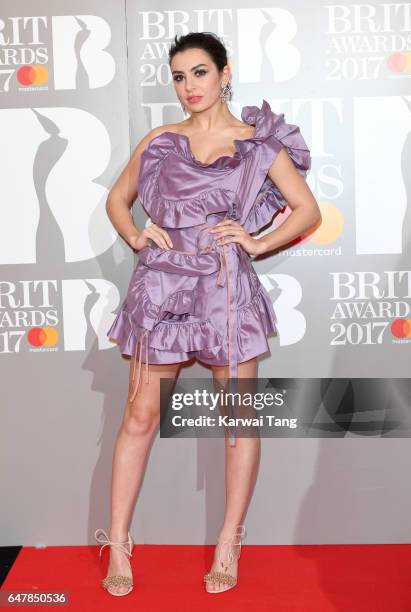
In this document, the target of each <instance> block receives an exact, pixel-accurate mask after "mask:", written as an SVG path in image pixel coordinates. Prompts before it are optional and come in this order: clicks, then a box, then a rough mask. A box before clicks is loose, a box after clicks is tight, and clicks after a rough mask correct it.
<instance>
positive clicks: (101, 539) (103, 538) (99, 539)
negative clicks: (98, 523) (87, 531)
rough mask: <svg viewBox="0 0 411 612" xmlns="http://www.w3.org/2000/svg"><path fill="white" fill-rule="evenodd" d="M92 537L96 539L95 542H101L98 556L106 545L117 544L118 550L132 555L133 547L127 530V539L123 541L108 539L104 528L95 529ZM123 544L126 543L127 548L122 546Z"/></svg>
mask: <svg viewBox="0 0 411 612" xmlns="http://www.w3.org/2000/svg"><path fill="white" fill-rule="evenodd" d="M100 533H101V534H103V535H102V536H101V535H99V534H100ZM94 537H95V539H96V540H97V542H99V544H103V546H101V547H100V558H101V553H102V552H103V549H104V548H105V547H106V546H117V547H118V548H119V549H120V550H122V551H123V552H124V553H125V554H126V555H128V556H129V557H132V556H133V555H132V554H131V550H132V547H133V541H132V538H131V535H130V532H128V540H126V541H125V542H113V541H112V540H110V538H109V537H108V535H107V533H106V532H105V531H104V529H96V531H95V532H94ZM125 544H128V549H127V548H126V547H125V546H124V545H125Z"/></svg>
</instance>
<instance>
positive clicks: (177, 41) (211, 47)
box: [168, 32, 228, 72]
mask: <svg viewBox="0 0 411 612" xmlns="http://www.w3.org/2000/svg"><path fill="white" fill-rule="evenodd" d="M186 49H203V51H205V52H206V53H208V54H209V56H210V57H211V59H212V60H213V62H214V64H215V65H216V66H217V69H218V71H219V72H221V70H222V69H223V68H224V66H226V64H227V63H228V60H227V49H226V48H225V46H224V44H223V43H222V42H221V40H220V38H219V37H218V36H217V35H216V34H214V33H213V32H189V33H188V34H185V35H181V36H180V38H178V37H177V35H176V36H174V43H172V44H171V46H170V49H169V52H168V62H169V64H171V60H172V59H173V57H174V56H175V54H176V53H178V52H179V51H185V50H186Z"/></svg>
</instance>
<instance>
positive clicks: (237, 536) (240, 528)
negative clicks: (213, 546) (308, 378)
mask: <svg viewBox="0 0 411 612" xmlns="http://www.w3.org/2000/svg"><path fill="white" fill-rule="evenodd" d="M246 535H247V530H246V528H245V526H244V525H237V527H236V529H235V531H234V533H233V535H232V536H231V537H229V538H228V540H223V541H222V542H219V544H220V552H219V561H220V563H221V564H223V562H224V556H223V555H222V549H223V547H224V545H225V544H229V545H230V546H229V548H228V562H229V563H232V562H233V561H234V559H235V558H237V559H239V558H240V554H241V540H242V538H244V537H245V536H246ZM236 540H238V541H236ZM234 546H236V547H238V551H237V553H236V555H234V554H233V550H232V547H234Z"/></svg>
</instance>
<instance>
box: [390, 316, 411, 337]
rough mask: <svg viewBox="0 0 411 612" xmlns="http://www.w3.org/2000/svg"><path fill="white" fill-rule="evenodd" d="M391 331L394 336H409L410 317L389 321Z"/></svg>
mask: <svg viewBox="0 0 411 612" xmlns="http://www.w3.org/2000/svg"><path fill="white" fill-rule="evenodd" d="M391 333H392V335H393V336H395V337H396V338H411V319H395V321H393V322H392V323H391Z"/></svg>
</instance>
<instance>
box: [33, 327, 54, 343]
mask: <svg viewBox="0 0 411 612" xmlns="http://www.w3.org/2000/svg"><path fill="white" fill-rule="evenodd" d="M59 337H60V336H59V333H58V331H57V329H56V328H55V327H33V328H32V329H31V330H30V331H29V332H28V333H27V340H28V341H29V343H30V344H31V346H54V345H55V344H56V343H57V342H58V340H59Z"/></svg>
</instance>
